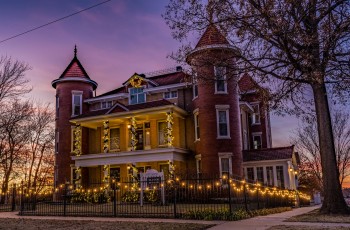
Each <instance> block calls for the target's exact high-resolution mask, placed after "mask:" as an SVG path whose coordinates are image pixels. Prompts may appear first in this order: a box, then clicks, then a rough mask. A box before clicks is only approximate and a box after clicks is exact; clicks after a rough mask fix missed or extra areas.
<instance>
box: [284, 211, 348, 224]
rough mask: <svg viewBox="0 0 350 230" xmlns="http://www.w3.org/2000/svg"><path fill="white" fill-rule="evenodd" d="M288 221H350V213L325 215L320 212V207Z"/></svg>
mask: <svg viewBox="0 0 350 230" xmlns="http://www.w3.org/2000/svg"><path fill="white" fill-rule="evenodd" d="M286 222H318V223H320V222H321V223H350V215H335V214H334V215H325V214H320V213H319V209H315V210H313V211H311V212H308V213H305V214H302V215H299V216H293V217H291V218H289V219H287V220H286Z"/></svg>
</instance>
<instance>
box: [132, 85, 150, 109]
mask: <svg viewBox="0 0 350 230" xmlns="http://www.w3.org/2000/svg"><path fill="white" fill-rule="evenodd" d="M129 92H130V104H131V105H134V104H140V103H144V102H146V95H145V93H144V92H143V88H142V87H140V88H130V89H129Z"/></svg>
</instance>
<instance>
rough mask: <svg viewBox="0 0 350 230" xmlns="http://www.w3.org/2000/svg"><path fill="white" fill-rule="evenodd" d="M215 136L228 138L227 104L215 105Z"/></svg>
mask: <svg viewBox="0 0 350 230" xmlns="http://www.w3.org/2000/svg"><path fill="white" fill-rule="evenodd" d="M215 107H216V119H217V136H218V138H230V127H229V106H228V105H216V106H215Z"/></svg>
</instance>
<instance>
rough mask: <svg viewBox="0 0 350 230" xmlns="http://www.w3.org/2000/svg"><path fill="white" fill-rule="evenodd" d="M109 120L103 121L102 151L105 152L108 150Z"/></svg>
mask: <svg viewBox="0 0 350 230" xmlns="http://www.w3.org/2000/svg"><path fill="white" fill-rule="evenodd" d="M108 133H109V121H104V122H103V152H104V153H107V152H108V150H109V138H108Z"/></svg>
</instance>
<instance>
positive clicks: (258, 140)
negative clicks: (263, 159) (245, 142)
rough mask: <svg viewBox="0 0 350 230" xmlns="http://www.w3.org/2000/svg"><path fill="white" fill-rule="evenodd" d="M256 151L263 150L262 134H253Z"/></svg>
mask: <svg viewBox="0 0 350 230" xmlns="http://www.w3.org/2000/svg"><path fill="white" fill-rule="evenodd" d="M253 147H254V149H261V134H253Z"/></svg>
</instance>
